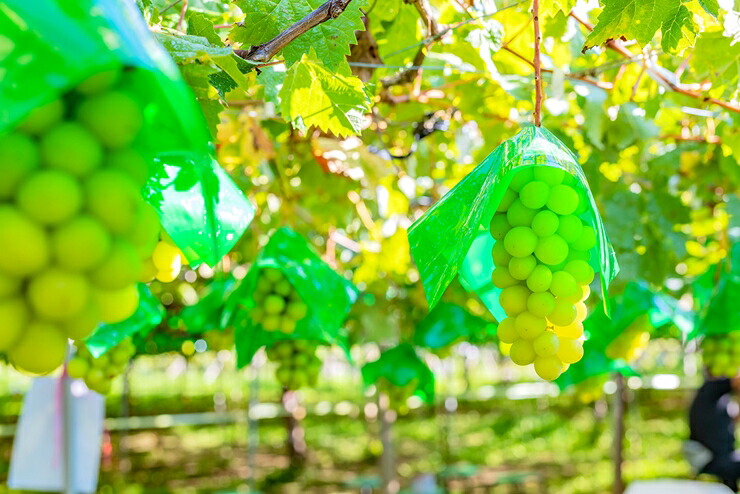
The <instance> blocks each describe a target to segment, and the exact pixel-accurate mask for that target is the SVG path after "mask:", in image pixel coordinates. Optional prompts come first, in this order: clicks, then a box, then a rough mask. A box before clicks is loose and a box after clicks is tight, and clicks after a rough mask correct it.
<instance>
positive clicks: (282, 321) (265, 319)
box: [251, 268, 308, 334]
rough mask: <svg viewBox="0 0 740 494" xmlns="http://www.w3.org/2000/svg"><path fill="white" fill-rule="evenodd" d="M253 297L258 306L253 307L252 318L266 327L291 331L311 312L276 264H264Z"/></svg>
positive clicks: (268, 329) (267, 329)
mask: <svg viewBox="0 0 740 494" xmlns="http://www.w3.org/2000/svg"><path fill="white" fill-rule="evenodd" d="M253 297H254V302H255V303H256V304H257V306H256V307H255V308H254V309H252V312H251V316H252V320H254V322H256V323H257V324H260V325H261V326H262V328H263V329H264V330H265V331H280V332H282V333H285V334H291V333H293V332H294V331H295V328H296V325H297V324H298V322H299V321H300V320H302V319H303V318H304V317H306V315H307V314H308V306H307V305H306V304H305V303H304V302H303V301H302V300H301V297H300V296H299V295H298V292H296V291H295V289H294V288H293V285H291V284H290V282H289V281H288V279H287V278H286V277H285V276H284V275H283V273H282V272H281V271H280V270H279V269H277V268H264V269H262V270H261V271H260V272H259V277H258V278H257V286H256V287H255V289H254V295H253Z"/></svg>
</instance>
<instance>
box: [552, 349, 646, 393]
mask: <svg viewBox="0 0 740 494" xmlns="http://www.w3.org/2000/svg"><path fill="white" fill-rule="evenodd" d="M615 372H619V373H620V374H622V375H623V376H627V377H629V376H639V374H638V373H637V372H636V371H635V370H634V369H633V368H632V367H630V366H629V364H627V362H625V361H624V360H622V359H617V360H612V359H610V358H608V357H607V356H606V355H605V354H604V351H603V350H602V349H601V348H599V347H598V346H597V345H595V344H594V343H593V342H592V341H591V340H588V341H586V342H585V343H584V344H583V358H582V359H581V360H579V361H578V362H576V363H575V364H572V365H571V366H570V367H568V370H566V371H565V372H563V374H562V375H561V376H560V377H558V378H557V379H556V380H555V384H557V385H558V388H560V390H561V391H563V390H565V389H568V388H569V387H571V386H575V385H576V384H578V383H581V382H583V381H585V380H586V379H588V378H591V377H597V376H601V375H604V374H613V373H615Z"/></svg>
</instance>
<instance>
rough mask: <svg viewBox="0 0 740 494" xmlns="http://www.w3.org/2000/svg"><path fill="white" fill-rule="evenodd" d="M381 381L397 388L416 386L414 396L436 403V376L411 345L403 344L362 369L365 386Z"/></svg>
mask: <svg viewBox="0 0 740 494" xmlns="http://www.w3.org/2000/svg"><path fill="white" fill-rule="evenodd" d="M381 379H385V380H387V381H388V382H390V383H391V384H392V385H393V386H397V387H404V386H407V385H409V384H410V383H411V384H416V386H415V387H414V390H413V394H414V395H415V396H418V397H420V398H421V399H422V400H424V402H425V403H428V404H432V403H434V374H433V373H432V371H431V370H430V369H429V367H427V365H426V364H425V363H424V362H423V361H422V360H421V359H420V358H419V355H418V354H417V353H416V350H414V347H413V346H411V344H409V343H401V344H400V345H398V346H395V347H393V348H390V349H388V350H385V351H384V352H383V353H381V355H380V357H379V358H378V359H377V360H375V361H373V362H368V363H367V364H365V365H364V366H363V367H362V381H363V382H364V383H365V386H370V385H372V384H375V383H377V382H378V381H379V380H381Z"/></svg>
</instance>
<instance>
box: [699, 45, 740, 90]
mask: <svg viewBox="0 0 740 494" xmlns="http://www.w3.org/2000/svg"><path fill="white" fill-rule="evenodd" d="M691 68H692V69H693V70H694V71H695V73H696V78H697V79H699V80H702V79H709V80H710V81H712V90H713V91H720V90H721V88H724V89H725V90H724V91H723V94H722V95H723V96H733V95H734V94H735V93H737V91H738V80H739V79H738V76H739V75H740V43H734V44H733V40H732V39H731V38H728V37H726V36H724V35H723V34H722V32H720V31H715V32H710V33H703V34H702V35H701V36H700V37H699V39H698V40H697V41H696V48H695V49H694V55H693V56H692V57H691Z"/></svg>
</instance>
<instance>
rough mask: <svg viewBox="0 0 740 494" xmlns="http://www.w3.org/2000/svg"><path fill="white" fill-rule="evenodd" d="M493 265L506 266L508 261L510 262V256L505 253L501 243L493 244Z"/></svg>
mask: <svg viewBox="0 0 740 494" xmlns="http://www.w3.org/2000/svg"><path fill="white" fill-rule="evenodd" d="M492 254H493V263H494V264H495V265H496V266H506V265H508V264H509V261H511V258H512V256H511V254H509V253H508V252H506V247H504V243H503V242H496V243H495V244H493V252H492Z"/></svg>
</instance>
